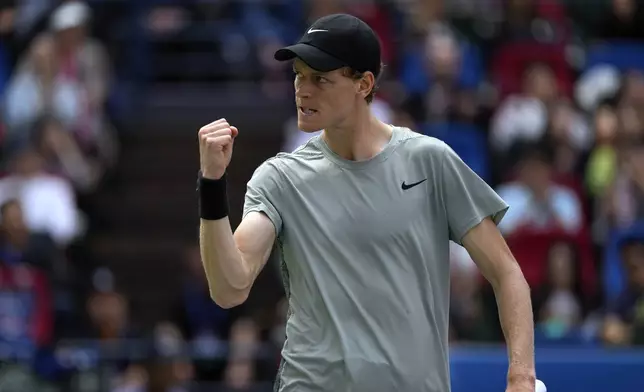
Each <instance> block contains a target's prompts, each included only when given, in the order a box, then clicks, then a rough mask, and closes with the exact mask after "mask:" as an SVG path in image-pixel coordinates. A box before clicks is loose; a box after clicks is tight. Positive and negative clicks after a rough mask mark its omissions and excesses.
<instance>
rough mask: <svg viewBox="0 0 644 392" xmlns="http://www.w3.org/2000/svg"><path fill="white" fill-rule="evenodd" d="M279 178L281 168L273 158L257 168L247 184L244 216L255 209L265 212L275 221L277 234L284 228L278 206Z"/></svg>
mask: <svg viewBox="0 0 644 392" xmlns="http://www.w3.org/2000/svg"><path fill="white" fill-rule="evenodd" d="M279 178H280V174H279V170H278V169H277V167H276V166H275V163H274V161H273V160H272V159H269V160H267V161H266V162H264V163H262V164H261V165H260V166H259V167H258V168H257V169H256V170H255V172H254V173H253V176H252V177H251V179H250V181H248V184H247V185H246V196H245V198H244V213H243V217H242V219H243V218H245V217H246V215H248V213H250V212H253V211H257V212H263V213H264V214H266V216H268V218H269V219H270V220H271V222H273V226H275V235H279V234H280V232H281V230H282V217H281V215H280V213H279V210H278V208H277V207H276V206H277V201H278V200H279V191H280V186H279Z"/></svg>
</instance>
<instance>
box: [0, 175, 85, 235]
mask: <svg viewBox="0 0 644 392" xmlns="http://www.w3.org/2000/svg"><path fill="white" fill-rule="evenodd" d="M14 198H15V199H17V200H18V201H19V202H20V204H21V206H22V210H23V213H24V217H25V223H26V224H27V227H29V229H30V230H31V231H34V232H45V233H47V234H49V235H50V236H51V237H52V239H53V240H54V241H55V242H56V243H57V244H59V245H60V246H66V245H68V244H69V243H70V242H71V241H72V240H73V239H75V238H76V237H77V236H79V235H80V234H82V231H83V228H82V224H81V223H82V221H81V219H80V216H79V213H78V210H77V208H76V198H75V195H74V191H73V189H72V187H71V185H70V184H69V183H68V182H67V181H65V180H64V179H62V178H59V177H56V176H52V175H48V174H41V175H37V176H34V177H29V178H24V177H18V176H9V177H5V178H2V179H0V203H4V202H6V201H8V200H10V199H14Z"/></svg>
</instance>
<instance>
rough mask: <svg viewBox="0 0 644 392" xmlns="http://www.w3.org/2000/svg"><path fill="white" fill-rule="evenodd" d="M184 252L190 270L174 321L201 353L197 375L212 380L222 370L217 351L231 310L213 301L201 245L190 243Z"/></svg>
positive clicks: (197, 352)
mask: <svg viewBox="0 0 644 392" xmlns="http://www.w3.org/2000/svg"><path fill="white" fill-rule="evenodd" d="M185 256H186V257H185V262H186V267H187V268H186V270H187V274H186V276H185V280H184V283H183V290H182V295H181V297H180V298H179V301H178V302H177V303H176V304H175V305H174V309H173V314H172V320H171V321H172V322H173V323H174V325H176V326H177V327H178V328H179V330H180V331H181V334H182V335H183V336H184V337H185V339H187V340H188V341H191V342H192V344H193V345H194V348H195V350H196V354H197V356H198V357H200V359H198V360H196V361H195V371H196V373H197V377H198V378H200V379H208V380H212V379H216V378H218V376H219V374H220V373H221V371H222V370H223V361H221V360H220V358H217V355H218V353H220V352H221V349H222V347H223V346H224V345H225V340H226V339H227V338H228V334H229V329H230V325H231V311H229V310H226V309H222V308H221V307H219V306H218V305H217V304H215V303H214V302H213V301H212V299H211V297H210V292H209V290H208V282H207V281H206V275H205V273H204V269H203V264H202V263H201V255H200V253H199V247H198V246H191V247H189V248H188V249H187V251H186V254H185Z"/></svg>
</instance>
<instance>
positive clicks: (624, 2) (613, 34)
mask: <svg viewBox="0 0 644 392" xmlns="http://www.w3.org/2000/svg"><path fill="white" fill-rule="evenodd" d="M610 3H611V8H610V12H609V14H608V15H607V17H605V19H604V21H603V23H602V25H601V26H600V28H599V32H598V33H599V34H598V35H599V36H600V37H601V38H609V39H610V38H615V39H644V7H643V6H642V4H641V2H639V1H637V0H610Z"/></svg>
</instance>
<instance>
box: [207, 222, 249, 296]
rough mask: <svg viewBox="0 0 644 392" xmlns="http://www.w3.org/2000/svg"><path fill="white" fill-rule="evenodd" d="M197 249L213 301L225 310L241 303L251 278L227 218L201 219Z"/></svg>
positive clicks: (246, 293) (246, 294)
mask: <svg viewBox="0 0 644 392" xmlns="http://www.w3.org/2000/svg"><path fill="white" fill-rule="evenodd" d="M199 246H200V249H201V260H202V263H203V266H204V270H205V272H206V277H207V279H208V287H209V289H210V296H211V297H212V299H213V300H214V301H215V302H217V304H218V305H220V306H221V307H225V308H228V307H232V306H236V305H239V304H240V303H242V302H244V300H245V299H246V297H247V296H248V291H249V290H250V286H251V285H252V278H251V275H252V274H251V271H250V268H249V267H248V265H247V264H246V263H245V262H244V260H243V258H242V257H241V254H240V252H239V250H238V248H237V245H236V244H235V239H234V237H233V233H232V230H231V228H230V222H229V220H228V218H224V219H219V220H203V219H202V220H201V227H200V241H199Z"/></svg>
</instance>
